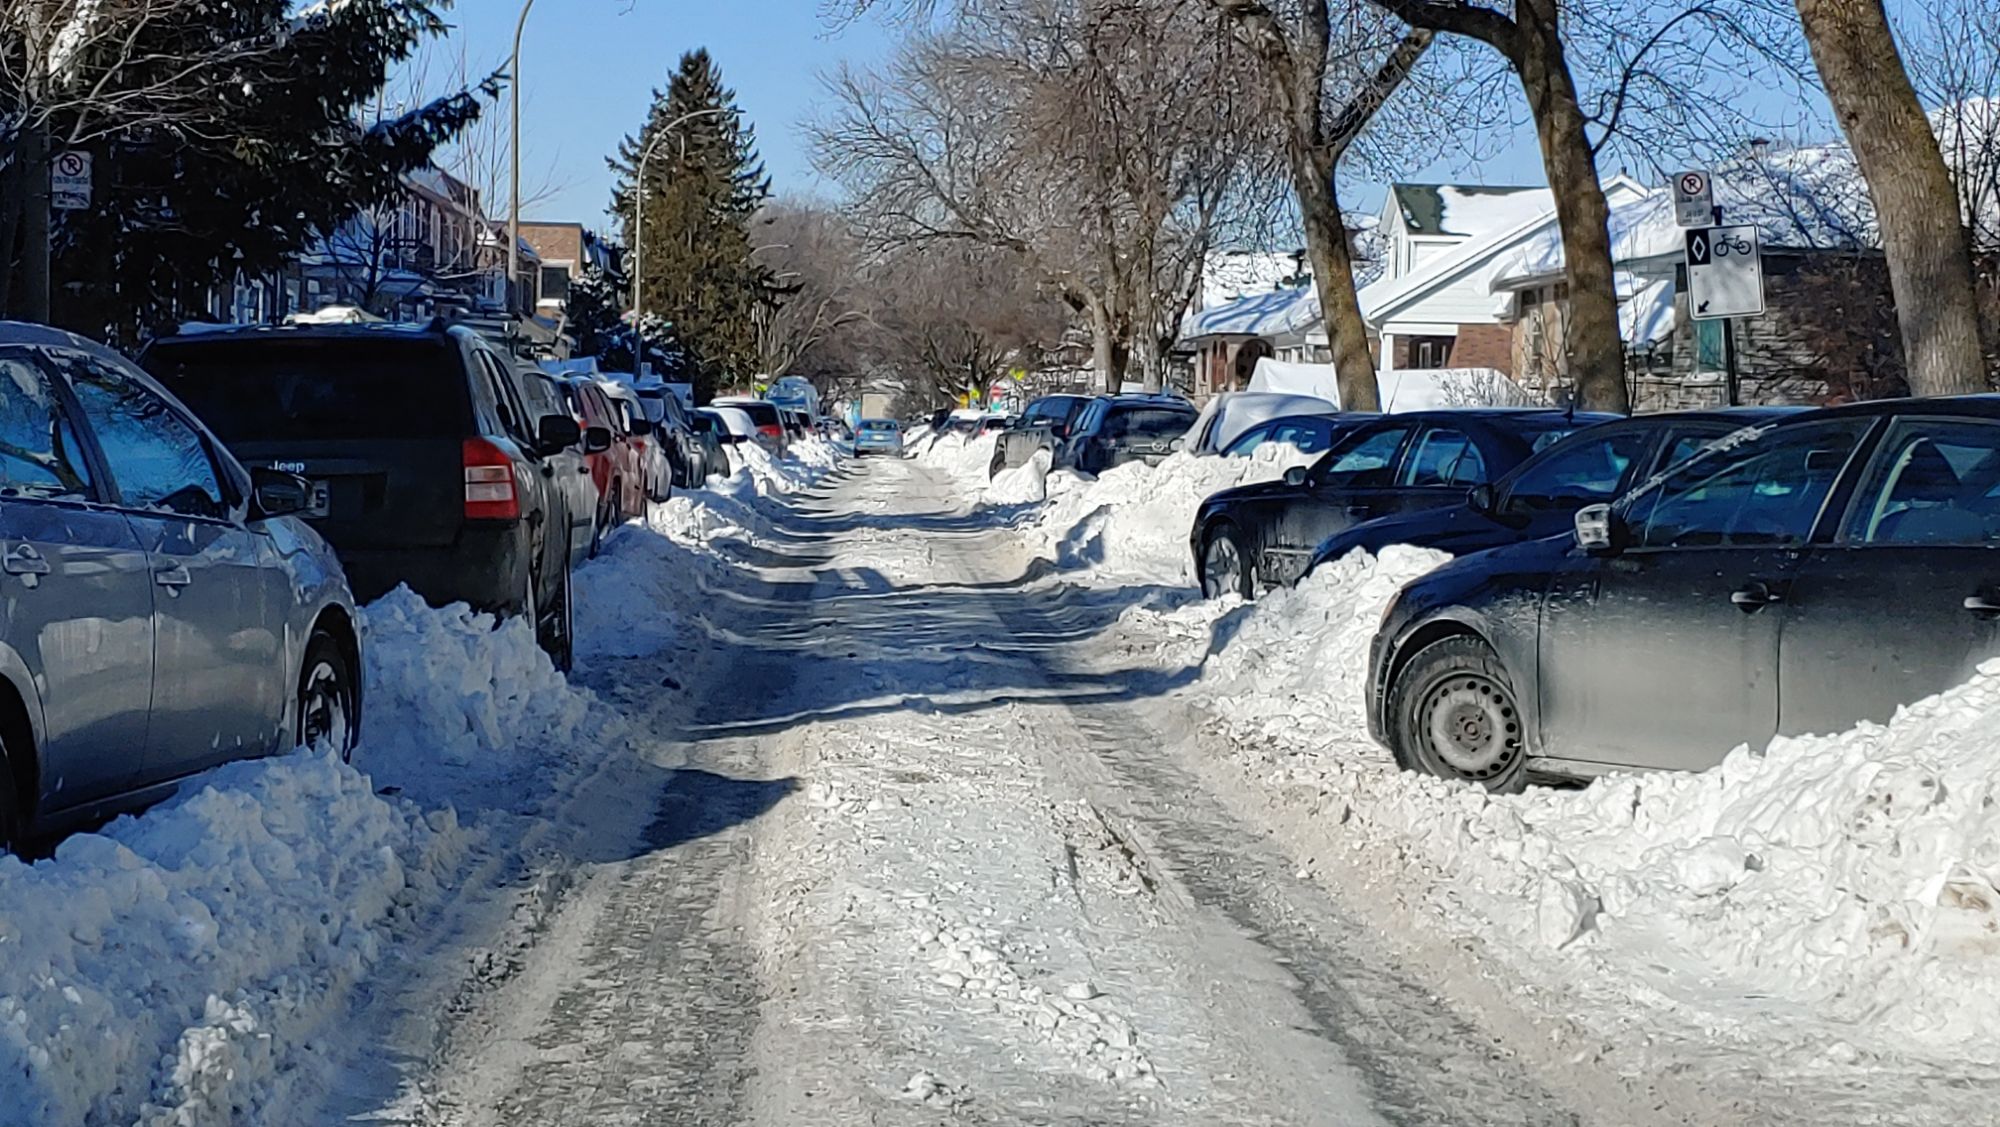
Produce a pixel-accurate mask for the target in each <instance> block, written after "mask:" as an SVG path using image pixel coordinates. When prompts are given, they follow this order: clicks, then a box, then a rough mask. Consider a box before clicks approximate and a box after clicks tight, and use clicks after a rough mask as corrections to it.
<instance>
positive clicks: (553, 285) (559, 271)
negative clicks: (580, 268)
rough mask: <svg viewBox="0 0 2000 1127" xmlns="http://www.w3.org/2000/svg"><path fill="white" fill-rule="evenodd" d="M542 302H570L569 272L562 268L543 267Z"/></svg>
mask: <svg viewBox="0 0 2000 1127" xmlns="http://www.w3.org/2000/svg"><path fill="white" fill-rule="evenodd" d="M542 300H543V301H568V300H569V271H568V270H567V269H565V268H563V267H561V266H544V267H542Z"/></svg>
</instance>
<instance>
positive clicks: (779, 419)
mask: <svg viewBox="0 0 2000 1127" xmlns="http://www.w3.org/2000/svg"><path fill="white" fill-rule="evenodd" d="M710 406H713V407H734V408H736V409H737V410H739V411H742V412H743V413H744V414H746V415H749V416H750V421H751V422H752V423H754V424H756V427H757V437H758V444H759V445H761V446H763V447H764V449H766V450H768V451H770V452H771V455H772V456H773V457H779V456H782V455H783V454H784V453H785V451H786V450H788V449H790V448H791V438H790V436H789V435H788V434H787V432H786V428H785V420H784V417H783V416H782V415H780V414H779V413H778V407H777V405H776V404H774V403H771V402H768V401H766V400H763V399H753V398H751V397H750V396H747V395H730V396H724V397H723V398H720V399H717V400H715V401H714V402H713V403H711V404H710Z"/></svg>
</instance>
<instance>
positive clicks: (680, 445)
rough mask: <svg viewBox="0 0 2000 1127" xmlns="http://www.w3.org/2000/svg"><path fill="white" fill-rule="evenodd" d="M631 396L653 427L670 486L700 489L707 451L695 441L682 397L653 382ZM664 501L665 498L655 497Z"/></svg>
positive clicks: (698, 441)
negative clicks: (662, 455) (664, 456)
mask: <svg viewBox="0 0 2000 1127" xmlns="http://www.w3.org/2000/svg"><path fill="white" fill-rule="evenodd" d="M632 394H634V395H636V396H638V397H639V405H640V407H641V408H643V409H644V410H645V412H646V421H647V422H648V423H651V424H652V429H653V440H654V441H655V442H657V443H658V444H659V446H660V449H661V452H662V453H664V454H665V455H666V459H667V468H668V470H669V471H670V472H669V475H668V476H669V478H670V481H669V484H670V485H675V486H680V487H681V488H688V487H690V486H695V485H700V484H701V482H702V478H703V477H704V474H703V473H702V467H703V465H704V464H705V462H706V451H704V450H703V449H701V446H702V443H701V440H700V439H698V438H696V437H695V432H694V422H693V420H691V419H690V418H689V417H688V410H687V408H686V406H684V405H683V404H682V403H681V397H680V396H678V395H675V394H674V393H673V390H672V389H671V388H669V387H667V385H666V384H664V383H660V382H658V381H650V382H647V383H644V384H634V385H633V386H632ZM654 500H656V501H664V500H666V498H665V497H655V498H654Z"/></svg>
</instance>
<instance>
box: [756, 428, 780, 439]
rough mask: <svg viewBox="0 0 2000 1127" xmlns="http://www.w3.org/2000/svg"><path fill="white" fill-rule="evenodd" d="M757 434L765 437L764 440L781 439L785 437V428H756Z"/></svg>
mask: <svg viewBox="0 0 2000 1127" xmlns="http://www.w3.org/2000/svg"><path fill="white" fill-rule="evenodd" d="M757 433H758V434H761V435H763V436H765V437H766V438H783V437H785V428H783V427H758V428H757Z"/></svg>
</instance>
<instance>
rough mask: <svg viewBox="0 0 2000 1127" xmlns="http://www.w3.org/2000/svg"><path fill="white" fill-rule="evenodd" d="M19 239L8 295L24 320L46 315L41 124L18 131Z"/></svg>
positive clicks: (45, 153) (45, 156) (45, 175)
mask: <svg viewBox="0 0 2000 1127" xmlns="http://www.w3.org/2000/svg"><path fill="white" fill-rule="evenodd" d="M15 159H16V160H18V161H19V162H20V169H19V172H20V180H19V181H18V183H19V184H20V186H21V196H22V214H21V236H20V237H21V243H20V249H19V252H18V258H17V261H18V262H19V263H20V270H19V273H18V274H17V275H16V285H17V287H18V288H17V289H15V290H14V291H13V293H12V294H11V295H10V298H11V300H10V302H9V310H10V312H11V314H12V315H13V316H15V317H17V318H19V319H21V320H23V321H39V322H42V323H44V324H46V323H47V322H48V319H49V234H50V232H49V135H48V130H47V128H46V127H45V126H42V125H28V126H26V127H25V128H24V129H22V131H21V147H20V149H19V153H18V155H17V157H16V158H15Z"/></svg>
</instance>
